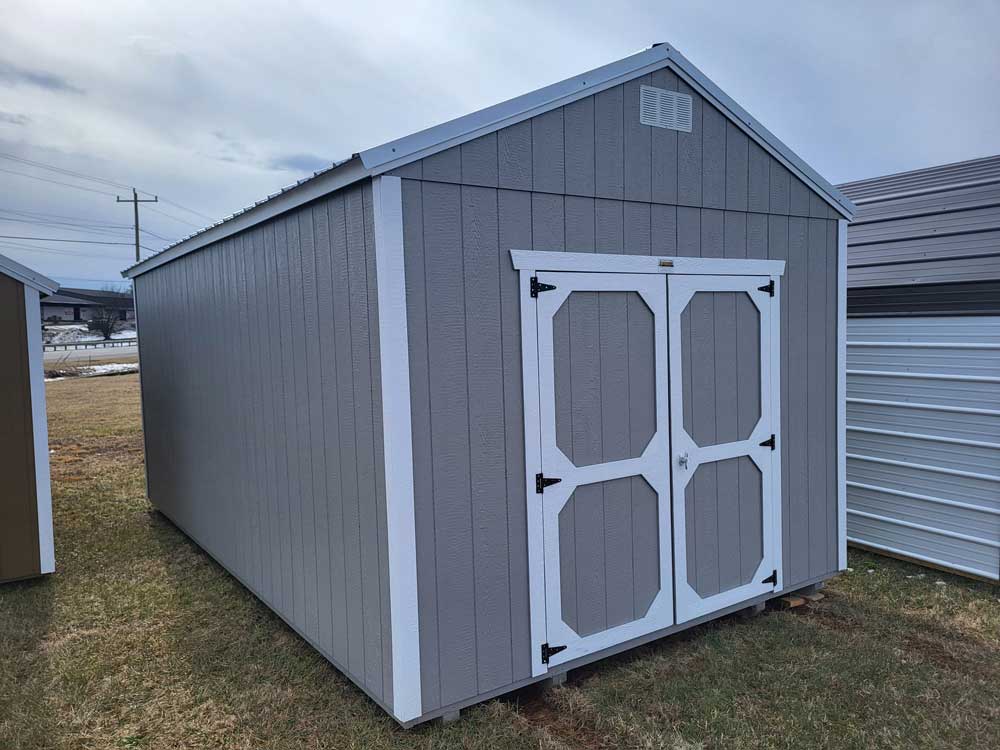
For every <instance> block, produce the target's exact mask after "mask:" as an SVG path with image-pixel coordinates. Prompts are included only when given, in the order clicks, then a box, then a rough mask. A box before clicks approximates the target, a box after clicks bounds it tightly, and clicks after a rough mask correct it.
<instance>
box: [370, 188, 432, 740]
mask: <svg viewBox="0 0 1000 750" xmlns="http://www.w3.org/2000/svg"><path fill="white" fill-rule="evenodd" d="M402 195H403V194H402V180H401V179H400V178H399V177H391V176H388V175H383V176H381V177H376V178H375V179H374V180H373V181H372V199H373V200H372V203H373V209H374V214H375V279H376V282H375V283H376V289H377V291H378V326H379V359H380V362H381V372H382V378H381V381H382V425H383V428H384V429H383V438H382V439H383V456H384V461H385V467H384V468H385V504H386V527H387V537H388V546H389V548H388V557H389V616H390V621H391V638H392V712H393V715H394V716H395V717H396V718H397V719H398V720H399V721H401V722H407V721H412V720H413V719H416V718H417V717H419V716H420V715H421V713H422V712H423V704H422V698H421V691H420V635H419V634H420V627H419V620H418V601H417V538H416V507H415V500H414V491H413V429H412V426H411V423H410V347H409V338H408V336H409V334H408V329H407V319H406V276H405V268H404V263H403V197H402Z"/></svg>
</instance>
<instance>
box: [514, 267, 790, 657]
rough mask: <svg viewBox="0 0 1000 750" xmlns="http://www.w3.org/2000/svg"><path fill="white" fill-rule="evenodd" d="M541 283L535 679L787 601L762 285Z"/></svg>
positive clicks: (736, 279) (676, 279) (615, 279)
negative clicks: (766, 596)
mask: <svg viewBox="0 0 1000 750" xmlns="http://www.w3.org/2000/svg"><path fill="white" fill-rule="evenodd" d="M533 279H534V281H531V282H530V283H529V280H528V279H525V282H524V294H523V297H522V300H523V304H522V309H523V311H524V313H525V316H526V318H525V320H524V321H523V323H524V324H523V327H522V335H523V336H527V337H533V338H534V341H527V342H526V344H527V345H526V346H525V349H524V351H525V364H526V366H525V378H526V380H525V384H526V415H528V416H527V417H526V419H527V420H530V419H533V418H534V419H537V423H538V436H539V438H538V447H539V451H538V457H537V461H538V465H537V466H532V465H530V464H531V463H532V461H531V458H532V457H531V456H530V455H529V460H528V463H529V466H528V474H529V477H528V478H529V499H528V502H529V536H530V537H531V538H534V539H536V540H538V539H539V537H540V538H541V539H540V547H541V549H540V550H539V551H538V552H536V553H535V555H534V556H533V559H532V561H531V563H532V566H533V570H532V572H531V580H532V584H531V585H532V587H533V589H534V591H533V597H532V605H533V607H537V606H538V605H544V635H541V634H539V633H538V632H537V631H538V630H539V628H540V625H539V624H538V623H540V618H538V617H537V614H538V613H535V615H534V617H535V618H537V619H535V620H534V621H535V623H536V624H535V625H533V638H535V639H536V640H541V641H542V642H541V643H536V648H538V649H539V650H540V651H539V655H538V656H537V657H536V667H538V665H539V662H541V665H542V666H540V667H538V669H536V673H537V672H538V670H539V669H541V670H544V669H545V668H548V667H551V666H553V665H556V664H560V663H563V662H566V661H571V660H573V659H576V658H579V657H581V656H584V655H586V654H588V653H592V652H595V651H600V650H602V649H605V648H608V647H611V646H614V645H617V644H619V643H623V642H626V641H629V640H632V639H634V638H638V637H641V636H643V635H646V634H649V633H653V632H656V631H658V630H662V629H664V628H667V627H670V626H671V625H673V624H675V623H682V622H686V621H688V620H691V619H694V618H697V617H700V616H702V615H705V614H708V613H711V612H715V611H718V610H720V609H724V608H725V607H728V606H731V605H733V604H737V603H739V602H741V601H746V600H747V599H751V598H753V597H755V596H757V595H759V594H763V593H767V592H769V591H772V590H774V589H775V588H776V587H778V586H779V583H780V573H776V574H775V575H772V571H776V570H777V569H778V568H779V567H780V565H779V557H780V551H779V549H778V545H779V543H780V540H779V539H778V534H777V530H778V529H780V519H779V518H778V513H779V512H780V508H779V506H780V502H779V500H778V498H779V492H780V488H779V478H778V476H777V475H776V474H775V466H776V465H777V461H776V457H777V455H778V452H777V451H776V450H773V449H772V445H776V442H777V440H778V439H779V437H778V436H777V434H776V433H777V432H778V429H777V425H778V421H777V414H778V404H777V398H778V397H777V390H776V388H777V377H778V365H777V362H776V361H775V360H774V356H775V354H776V353H777V335H778V334H777V329H776V325H775V324H776V322H777V320H778V317H777V303H776V299H777V298H776V297H774V296H772V295H771V294H770V293H769V289H768V284H769V283H771V279H770V278H769V277H767V276H725V275H717V276H711V275H701V274H692V275H686V274H685V275H680V274H671V275H665V274H659V273H637V274H632V273H600V272H597V273H595V272H588V273H571V272H559V273H545V272H539V273H537V274H536V275H535V276H534V277H533ZM772 289H773V287H772ZM532 291H534V296H532V295H531V292H532ZM532 322H533V323H534V325H532ZM532 351H534V353H535V357H534V361H533V362H531V361H529V360H531V359H532V357H531V353H532ZM535 378H536V379H537V384H538V385H537V388H538V391H537V400H535V398H534V395H535V394H533V393H531V392H529V391H528V388H529V386H528V383H529V382H530V381H531V380H532V379H535ZM526 427H528V428H529V429H530V424H528V425H526ZM772 435H774V436H775V437H774V439H773V440H772V438H771V436H772ZM532 474H533V475H534V477H533V478H534V483H533V484H534V486H533V487H532V482H531V479H532ZM532 505H534V510H532ZM533 526H534V527H535V528H532V527H533ZM538 526H540V528H537V527H538ZM538 567H543V569H544V575H537V573H538V571H537V568H538ZM538 587H542V588H543V589H544V590H543V591H539V590H538Z"/></svg>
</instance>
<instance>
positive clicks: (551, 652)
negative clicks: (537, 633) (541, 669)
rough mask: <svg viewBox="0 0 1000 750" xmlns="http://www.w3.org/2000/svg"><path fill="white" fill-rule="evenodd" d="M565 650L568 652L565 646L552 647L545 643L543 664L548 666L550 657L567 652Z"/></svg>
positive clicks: (543, 645) (543, 646)
mask: <svg viewBox="0 0 1000 750" xmlns="http://www.w3.org/2000/svg"><path fill="white" fill-rule="evenodd" d="M565 650H566V647H565V646H550V645H549V644H547V643H543V644H542V664H548V663H549V657H550V656H555V655H556V654H558V653H559V652H560V651H565Z"/></svg>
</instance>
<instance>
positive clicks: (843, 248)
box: [837, 219, 847, 570]
mask: <svg viewBox="0 0 1000 750" xmlns="http://www.w3.org/2000/svg"><path fill="white" fill-rule="evenodd" d="M837 569H838V570H846V569H847V221H845V220H844V219H841V220H839V221H838V222H837Z"/></svg>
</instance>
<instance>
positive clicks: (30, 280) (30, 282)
mask: <svg viewBox="0 0 1000 750" xmlns="http://www.w3.org/2000/svg"><path fill="white" fill-rule="evenodd" d="M0 273H3V274H6V275H7V276H10V277H11V278H12V279H16V280H17V281H20V282H21V283H22V284H26V285H27V286H30V287H31V288H32V289H37V290H38V291H39V292H41V293H42V294H55V292H56V290H58V289H59V285H58V284H57V283H56V282H54V281H53V280H52V279H50V278H49V277H48V276H42V274H40V273H38V271H32V270H31V269H30V268H28V267H27V266H22V265H21V264H20V263H18V262H17V261H16V260H11V259H10V258H8V257H7V256H6V255H0Z"/></svg>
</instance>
